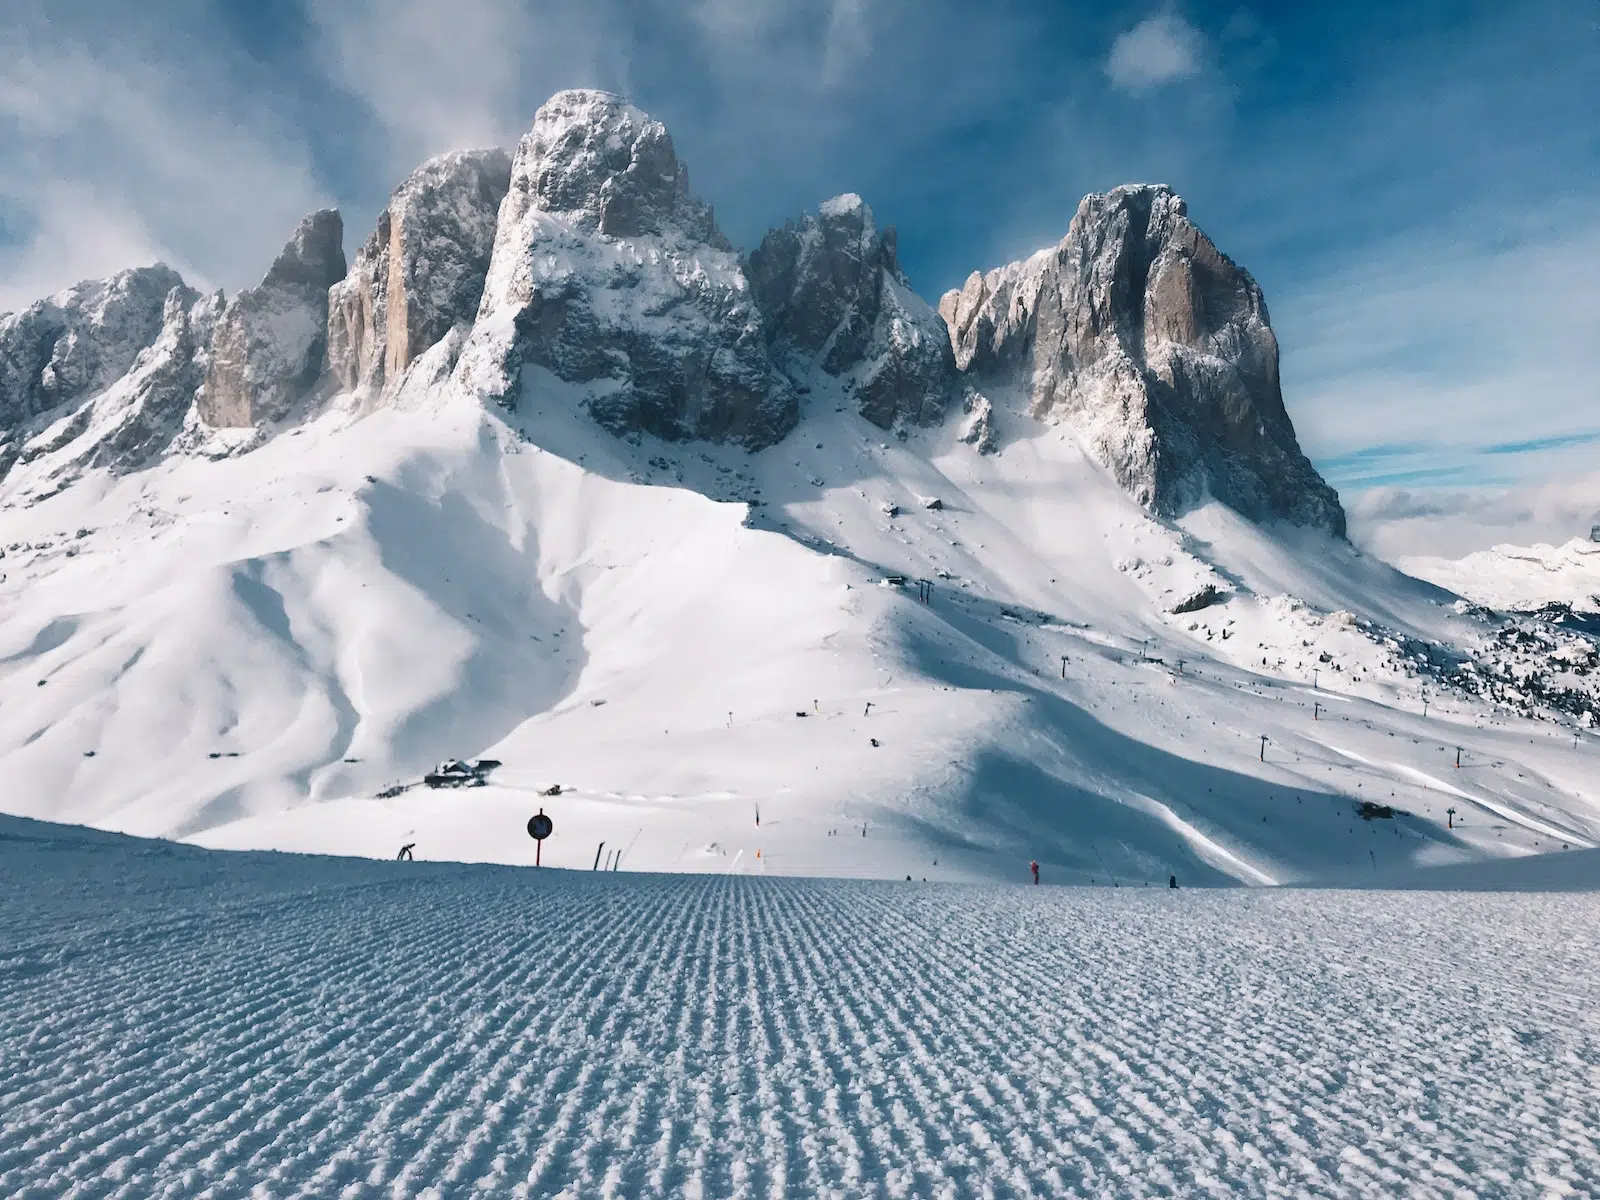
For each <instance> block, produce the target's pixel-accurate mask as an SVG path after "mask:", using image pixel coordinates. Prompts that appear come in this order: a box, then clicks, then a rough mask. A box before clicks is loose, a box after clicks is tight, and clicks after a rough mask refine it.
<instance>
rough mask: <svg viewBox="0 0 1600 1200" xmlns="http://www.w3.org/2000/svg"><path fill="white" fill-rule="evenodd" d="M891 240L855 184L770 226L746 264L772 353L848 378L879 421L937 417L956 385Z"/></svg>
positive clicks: (932, 318) (936, 325) (946, 352)
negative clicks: (795, 219) (809, 209)
mask: <svg viewBox="0 0 1600 1200" xmlns="http://www.w3.org/2000/svg"><path fill="white" fill-rule="evenodd" d="M895 240H896V239H895V231H894V228H893V227H892V226H891V227H889V228H886V229H883V230H879V229H878V227H877V224H876V222H875V221H874V219H873V215H872V209H871V208H869V207H868V206H867V204H866V203H865V202H864V201H863V200H862V199H861V197H860V196H857V195H855V194H854V193H853V192H852V193H848V194H846V195H843V196H835V197H834V198H833V199H831V200H828V201H825V202H824V203H823V204H822V206H821V208H820V209H819V210H818V212H817V214H815V215H813V214H811V213H807V214H805V216H803V217H801V218H800V220H799V221H798V222H793V221H791V222H788V223H787V224H785V225H784V226H783V227H782V228H781V229H774V230H772V231H771V232H770V233H768V234H767V235H766V237H764V238H762V239H761V245H760V246H759V247H757V248H756V249H755V250H754V251H752V252H751V254H750V257H749V260H748V261H747V263H746V270H747V271H748V273H749V275H750V281H751V286H752V288H753V289H754V292H755V297H756V302H757V304H758V305H760V307H761V311H762V314H763V316H764V317H765V319H766V326H767V336H768V338H769V339H770V340H771V342H772V345H773V350H774V353H775V356H776V357H777V359H778V361H779V362H780V363H782V364H784V365H786V366H788V367H789V369H791V370H794V369H795V368H796V367H802V368H803V367H804V366H806V365H808V364H815V365H816V366H817V367H820V368H821V369H822V370H823V371H825V372H827V373H828V374H829V375H832V376H835V377H839V378H842V379H845V380H846V381H847V382H848V383H849V385H850V386H851V387H852V388H853V389H854V393H855V400H856V404H857V408H858V410H859V411H860V413H861V415H862V416H864V417H866V418H867V420H869V421H871V422H872V423H873V424H874V425H877V426H879V427H880V428H884V429H888V428H890V427H891V426H893V425H894V424H895V423H896V422H898V421H910V422H913V423H915V424H919V425H935V424H937V423H938V422H939V421H941V420H942V419H943V418H944V414H945V408H946V406H947V404H948V401H949V398H950V396H951V394H952V392H953V391H954V390H955V385H956V370H955V358H954V356H953V355H952V353H951V350H950V338H949V334H948V333H947V331H946V330H945V326H944V321H943V320H942V319H941V318H940V316H939V315H938V314H937V313H936V312H934V311H933V310H932V309H931V308H929V307H928V305H927V304H926V303H925V302H924V301H923V300H922V298H921V297H919V296H918V295H917V294H916V293H915V292H913V291H912V290H911V284H910V282H909V281H908V280H907V279H906V277H905V273H904V272H903V271H901V269H900V264H899V261H898V260H897V259H896V257H895Z"/></svg>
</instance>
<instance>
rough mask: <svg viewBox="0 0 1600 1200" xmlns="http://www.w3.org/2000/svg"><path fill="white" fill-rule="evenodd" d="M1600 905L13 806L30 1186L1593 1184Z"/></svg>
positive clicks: (11, 886)
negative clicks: (1224, 885)
mask: <svg viewBox="0 0 1600 1200" xmlns="http://www.w3.org/2000/svg"><path fill="white" fill-rule="evenodd" d="M1566 861H1567V862H1568V863H1569V864H1574V865H1585V866H1586V880H1587V886H1589V887H1591V888H1593V887H1595V886H1600V863H1597V862H1596V857H1595V854H1594V853H1592V852H1588V853H1583V854H1581V855H1580V854H1573V855H1569V856H1568V857H1567V859H1566ZM1479 870H1480V871H1487V872H1488V873H1490V874H1492V873H1493V867H1492V865H1491V867H1489V868H1479ZM1467 882H1469V883H1470V882H1471V881H1470V880H1469V881H1467ZM1479 882H1482V880H1481V879H1480V881H1479ZM1569 882H1581V881H1580V880H1578V879H1577V878H1574V879H1573V880H1571V881H1569ZM1597 931H1600V897H1597V895H1596V894H1595V893H1594V892H1593V891H1590V892H1588V893H1567V894H1555V895H1551V894H1546V895H1527V894H1505V893H1500V894H1494V893H1487V892H1472V891H1458V892H1448V893H1443V892H1441V893H1409V894H1397V893H1392V892H1355V891H1345V892H1320V891H1304V890H1292V889H1291V890H1278V891H1271V892H1263V891H1243V890H1237V889H1229V890H1223V891H1209V892H1208V891H1195V890H1188V889H1184V890H1179V891H1177V892H1172V891H1169V890H1167V889H1165V888H1152V889H1148V890H1146V889H1141V888H1127V887H1124V888H1121V889H1116V890H1114V889H1111V888H1099V889H1087V888H1059V887H1050V886H1044V887H1038V888H1034V887H1030V886H1026V885H1014V886H997V885H992V884H991V885H967V886H933V885H929V886H924V885H923V884H921V883H920V882H916V883H905V882H899V883H894V882H887V881H824V880H800V879H777V878H771V879H751V878H742V877H737V876H728V875H716V876H707V875H699V876H689V875H678V876H648V875H633V874H630V873H628V872H626V871H623V872H618V873H612V874H606V873H599V874H589V873H581V872H556V871H549V870H545V871H537V872H536V871H533V870H527V869H522V870H518V869H509V868H505V867H495V866H473V865H462V864H432V863H416V864H408V863H377V862H363V861H359V860H352V859H330V858H314V857H299V856H290V855H281V854H219V853H216V852H211V851H205V850H200V849H196V848H193V847H188V846H181V845H173V844H171V843H159V842H155V843H152V842H141V841H136V840H131V839H126V838H121V837H117V836H115V835H109V834H104V833H97V832H94V831H89V830H83V829H74V828H67V827H62V826H51V825H44V824H40V823H35V822H28V821H22V820H18V819H15V818H0V947H3V948H0V1063H3V1064H4V1070H0V1113H3V1114H4V1118H3V1120H0V1194H4V1195H7V1196H15V1197H18V1198H19V1200H23V1198H26V1200H36V1198H37V1200H43V1198H45V1197H49V1198H51V1200H55V1198H57V1197H88V1196H95V1197H108V1198H109V1197H128V1198H136V1200H148V1198H151V1197H193V1196H243V1195H251V1196H260V1197H289V1196H317V1197H326V1196H343V1197H350V1198H354V1197H362V1196H373V1197H376V1196H434V1197H454V1196H468V1195H481V1196H556V1195H563V1196H655V1195H671V1196H694V1195H705V1196H918V1197H923V1196H978V1195H989V1196H1108V1195H1114V1196H1129V1197H1138V1196H1185V1197H1188V1196H1215V1197H1244V1196H1373V1197H1393V1196H1401V1195H1404V1196H1408V1197H1433V1196H1440V1197H1444V1196H1448V1197H1462V1196H1485V1197H1487V1196H1535V1195H1539V1196H1590V1195H1594V1194H1595V1193H1596V1190H1597V1189H1600V1132H1597V1131H1600V1078H1597V1069H1600V1068H1597V1064H1600V1025H1597V1023H1596V1017H1595V1013H1594V1005H1593V997H1594V996H1595V995H1596V994H1597V993H1600V975H1597V971H1596V966H1595V964H1596V963H1597V962H1600V933H1597Z"/></svg>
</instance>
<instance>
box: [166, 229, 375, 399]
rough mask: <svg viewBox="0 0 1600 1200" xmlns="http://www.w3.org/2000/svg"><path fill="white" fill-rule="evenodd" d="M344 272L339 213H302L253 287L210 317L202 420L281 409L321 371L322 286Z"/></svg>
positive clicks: (325, 292)
mask: <svg viewBox="0 0 1600 1200" xmlns="http://www.w3.org/2000/svg"><path fill="white" fill-rule="evenodd" d="M344 274H345V260H344V222H343V221H342V220H341V219H340V217H339V213H338V211H337V210H336V209H323V210H322V211H320V212H314V213H312V214H311V215H310V216H307V217H305V218H303V219H302V220H301V222H300V224H299V225H298V226H296V228H295V231H294V233H293V234H292V235H291V236H290V238H289V240H288V242H287V243H285V245H284V247H283V250H282V251H280V252H279V254H278V257H277V258H276V259H275V260H274V261H273V263H272V266H271V267H270V268H269V269H268V271H267V273H266V275H265V276H264V277H263V278H262V280H261V284H260V286H259V287H254V288H249V289H246V290H245V291H242V292H240V293H239V294H238V295H237V296H235V297H234V298H233V299H232V300H231V301H229V302H228V306H227V308H226V309H225V310H224V311H223V313H222V316H221V318H220V319H219V320H218V321H217V325H216V332H215V333H214V334H213V337H212V342H211V355H210V362H209V369H208V371H207V373H206V381H205V387H204V389H203V390H202V392H201V394H200V396H199V398H198V402H197V408H198V410H199V414H200V418H201V420H203V421H204V422H205V423H206V424H207V425H211V426H213V427H230V426H231V427H246V426H251V425H256V424H259V423H261V422H263V421H277V420H281V419H283V417H285V416H286V415H288V412H289V410H290V409H291V408H292V407H293V406H294V405H295V403H296V402H297V401H299V400H300V399H302V398H303V397H304V396H305V395H306V393H307V392H308V391H309V390H310V389H311V387H312V385H313V384H315V383H316V380H317V377H318V376H319V375H320V374H321V373H322V366H323V355H324V351H325V350H326V348H327V340H328V289H329V288H331V287H332V286H333V285H334V284H335V283H337V282H339V280H341V279H343V278H344Z"/></svg>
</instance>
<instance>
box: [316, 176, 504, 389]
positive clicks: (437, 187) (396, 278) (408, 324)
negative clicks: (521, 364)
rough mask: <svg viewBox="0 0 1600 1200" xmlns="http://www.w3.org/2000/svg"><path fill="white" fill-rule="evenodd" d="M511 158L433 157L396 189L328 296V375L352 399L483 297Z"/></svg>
mask: <svg viewBox="0 0 1600 1200" xmlns="http://www.w3.org/2000/svg"><path fill="white" fill-rule="evenodd" d="M510 182H511V155H510V154H508V153H507V152H506V151H504V150H500V149H490V150H459V151H453V152H451V153H449V154H441V155H439V156H438V157H436V158H431V159H429V160H428V161H427V162H425V163H423V164H422V166H420V167H418V168H417V169H416V170H415V171H413V172H412V173H411V175H410V176H409V177H408V178H407V179H406V181H405V182H404V183H402V184H401V185H400V186H399V187H398V188H396V189H395V191H394V194H393V195H392V196H391V197H390V198H389V204H388V206H387V207H386V208H385V209H384V211H383V212H382V214H380V215H379V217H378V226H377V229H376V230H374V231H373V234H372V236H371V237H369V238H368V239H367V241H366V243H365V244H364V245H363V246H362V248H361V249H360V251H358V252H357V254H356V261H355V263H354V264H353V265H352V266H351V268H350V272H349V274H348V275H346V276H345V277H344V279H342V280H340V281H339V282H338V283H337V284H335V285H334V286H333V289H332V290H331V291H330V293H329V297H328V370H329V373H330V374H331V375H332V376H333V378H334V381H335V383H336V384H337V385H338V386H339V387H342V388H344V389H345V390H347V391H349V390H356V389H367V390H378V389H382V388H383V387H384V386H385V385H386V384H388V383H392V382H394V381H397V380H398V379H399V377H400V374H401V372H403V371H404V370H405V369H406V367H407V366H409V365H410V364H411V362H412V361H413V360H414V359H415V358H416V357H417V356H418V355H420V354H421V353H422V352H423V351H425V350H427V349H428V348H429V347H431V346H433V345H435V344H436V343H438V342H439V341H440V340H441V339H442V338H443V337H444V336H445V335H446V334H447V333H449V332H450V330H451V329H453V328H454V327H455V326H457V325H459V324H462V323H470V322H471V321H472V319H473V317H474V316H475V315H476V314H477V311H478V303H479V301H480V300H481V299H482V297H483V281H484V277H485V276H486V275H487V274H488V270H489V256H490V254H491V253H492V252H493V249H494V238H495V223H496V220H497V218H498V214H499V211H500V202H501V201H502V200H503V199H504V198H505V195H506V190H507V188H508V187H509V186H510Z"/></svg>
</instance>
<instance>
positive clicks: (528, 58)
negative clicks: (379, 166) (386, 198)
mask: <svg viewBox="0 0 1600 1200" xmlns="http://www.w3.org/2000/svg"><path fill="white" fill-rule="evenodd" d="M307 14H308V16H309V19H310V20H311V22H312V24H313V27H314V28H315V30H316V34H317V36H316V37H315V38H314V39H313V44H314V45H315V46H317V47H318V58H319V62H320V64H321V66H322V67H323V69H324V70H325V71H326V72H327V73H328V74H329V76H330V77H331V78H332V79H333V81H334V82H335V84H337V85H338V86H341V87H343V88H345V89H346V90H347V91H349V92H350V93H351V94H353V95H354V96H356V97H357V98H358V99H360V100H361V101H362V102H363V103H364V104H365V105H366V106H367V108H368V110H369V112H370V114H371V116H372V118H373V128H374V132H375V133H376V135H377V136H379V137H381V138H382V139H384V143H385V153H384V155H383V156H382V157H381V159H380V161H382V162H383V163H384V164H385V170H386V171H387V172H388V174H389V175H390V176H391V177H392V178H391V180H390V184H391V186H392V185H393V184H395V183H398V182H399V181H400V178H401V177H403V176H404V175H405V174H406V173H408V172H409V171H410V170H411V169H412V168H413V167H415V166H416V165H417V164H418V163H419V162H421V161H422V160H423V159H424V158H426V157H428V156H430V155H433V154H438V153H441V152H443V151H446V150H452V149H459V148H462V147H468V146H490V145H509V144H514V143H515V141H516V139H517V137H518V136H519V135H520V134H521V133H522V132H524V131H525V130H526V129H527V127H528V126H529V124H530V123H531V122H532V118H533V113H534V109H535V108H536V107H537V106H538V105H539V104H540V103H541V102H542V101H544V100H545V99H546V98H548V97H549V96H550V94H551V93H552V92H555V91H557V90H559V89H561V88H565V87H605V88H608V89H610V90H614V91H619V92H626V91H627V90H628V64H627V57H628V53H629V50H630V48H631V44H630V42H629V40H628V38H627V36H626V31H627V29H628V20H627V13H626V11H625V10H624V9H623V8H622V6H619V5H617V4H614V3H610V2H608V0H600V2H596V3H589V4H582V5H570V4H559V3H554V2H551V0H533V2H528V3H520V2H515V0H347V2H345V3H341V4H314V5H309V6H308V7H307Z"/></svg>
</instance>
